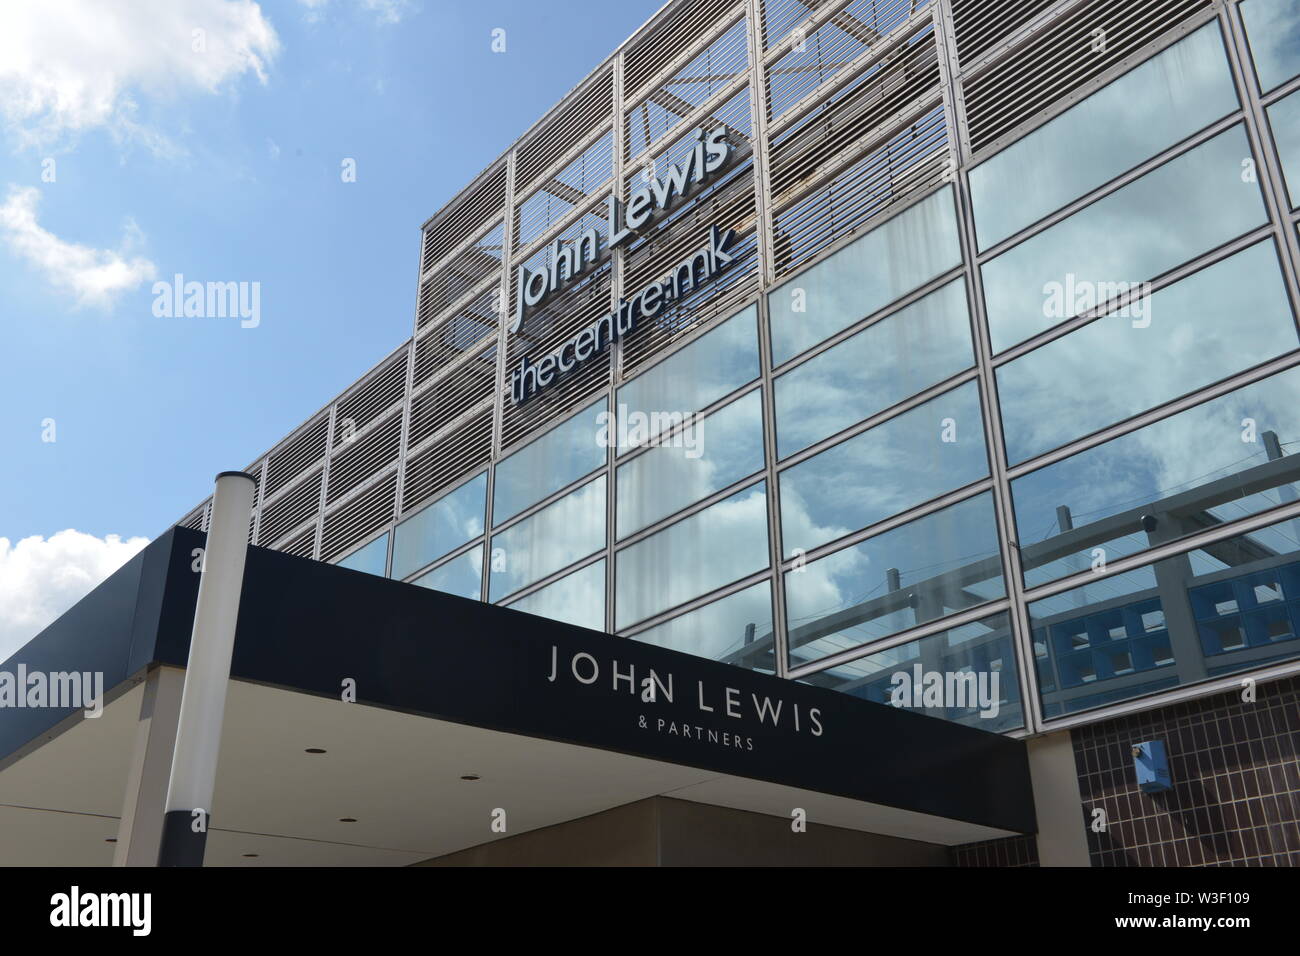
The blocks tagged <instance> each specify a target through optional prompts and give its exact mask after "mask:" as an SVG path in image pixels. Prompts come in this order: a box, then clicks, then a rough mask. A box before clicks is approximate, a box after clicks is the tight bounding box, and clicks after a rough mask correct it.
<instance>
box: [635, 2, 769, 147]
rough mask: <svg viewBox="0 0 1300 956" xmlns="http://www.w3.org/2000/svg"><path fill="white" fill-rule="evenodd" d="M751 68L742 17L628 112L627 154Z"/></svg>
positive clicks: (661, 134) (659, 136)
mask: <svg viewBox="0 0 1300 956" xmlns="http://www.w3.org/2000/svg"><path fill="white" fill-rule="evenodd" d="M748 69H749V45H748V37H747V33H746V26H745V18H744V17H743V16H742V17H741V18H740V19H739V20H738V21H737V22H736V23H735V24H733V25H732V26H731V27H730V28H728V29H727V31H726V32H725V33H723V34H722V35H721V36H719V37H718V38H717V39H716V40H714V41H713V42H712V43H710V44H709V46H708V47H706V48H705V49H704V50H703V51H702V52H701V53H699V54H698V55H696V56H695V57H694V58H693V59H692V60H691V61H690V62H689V63H687V64H686V65H685V66H683V67H682V68H681V69H680V70H678V71H677V72H676V73H675V74H674V75H673V76H670V77H669V78H668V79H666V80H665V81H664V82H663V83H661V84H659V85H658V86H656V87H655V88H654V89H653V90H652V91H651V92H650V94H649V95H648V96H646V97H645V98H644V99H642V100H641V102H639V103H637V105H636V106H635V107H633V108H632V110H631V111H630V112H629V113H628V114H627V137H626V144H627V149H626V157H627V158H631V157H633V156H639V155H640V154H641V153H642V152H644V151H645V150H646V149H648V148H650V147H651V146H652V145H654V144H655V143H657V142H658V141H659V140H660V139H662V138H663V137H664V136H666V135H667V134H668V133H670V132H672V131H673V129H675V128H676V127H677V125H678V124H679V123H681V122H682V120H684V119H685V118H686V117H687V116H690V115H691V114H692V113H693V112H695V110H696V109H698V108H699V107H701V106H703V105H704V104H705V102H707V101H708V99H709V98H710V97H711V96H713V95H714V94H715V93H717V92H719V91H720V90H722V89H723V88H724V87H726V86H727V85H728V84H730V83H732V82H733V81H734V80H736V79H737V78H738V77H740V76H742V75H743V74H744V73H745V72H746V71H747V70H748Z"/></svg>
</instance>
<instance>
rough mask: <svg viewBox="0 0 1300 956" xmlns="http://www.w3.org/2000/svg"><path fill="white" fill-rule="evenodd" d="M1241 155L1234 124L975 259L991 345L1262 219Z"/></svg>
mask: <svg viewBox="0 0 1300 956" xmlns="http://www.w3.org/2000/svg"><path fill="white" fill-rule="evenodd" d="M1249 159H1251V152H1250V146H1249V144H1248V143H1247V142H1246V135H1245V133H1244V132H1243V131H1242V128H1241V127H1240V126H1234V127H1233V128H1232V129H1229V130H1226V131H1225V132H1223V133H1221V134H1219V135H1218V136H1216V137H1214V138H1213V139H1211V140H1210V141H1208V142H1206V143H1202V144H1201V145H1200V146H1198V147H1197V148H1196V149H1194V150H1192V151H1191V152H1189V153H1185V154H1183V155H1182V156H1179V157H1177V158H1176V159H1171V160H1170V161H1169V162H1167V163H1165V164H1164V165H1162V166H1160V167H1158V168H1157V169H1153V170H1152V171H1151V172H1149V173H1147V174H1146V175H1145V176H1143V177H1142V178H1141V179H1138V180H1136V181H1135V182H1132V183H1129V184H1128V185H1127V186H1125V187H1123V188H1122V189H1119V190H1117V191H1115V192H1113V193H1111V194H1110V195H1109V196H1106V197H1105V198H1103V199H1099V200H1097V201H1096V202H1094V203H1093V204H1092V205H1090V206H1088V207H1086V208H1084V209H1081V210H1079V212H1077V213H1075V214H1074V215H1073V216H1071V217H1070V218H1069V219H1066V220H1065V221H1064V222H1060V223H1057V224H1056V225H1054V226H1052V227H1051V228H1049V229H1047V230H1046V231H1045V232H1041V233H1039V234H1038V235H1036V236H1034V237H1033V238H1031V239H1028V240H1026V241H1025V242H1023V243H1021V244H1020V245H1018V246H1016V247H1015V248H1014V249H1012V250H1011V251H1009V252H1004V253H1003V254H1002V255H1000V256H998V257H997V258H996V259H994V260H993V261H992V262H989V263H988V264H986V265H985V266H983V267H982V271H983V275H984V296H985V300H986V302H987V304H988V316H989V331H990V333H991V335H992V338H993V349H994V351H998V352H1000V351H1002V350H1003V349H1006V348H1008V347H1010V346H1012V345H1015V344H1016V343H1017V342H1020V341H1022V340H1024V339H1026V338H1029V337H1030V336H1031V335H1036V334H1037V333H1039V332H1043V331H1046V330H1047V329H1049V328H1051V327H1052V326H1054V325H1056V324H1058V323H1060V322H1062V321H1064V320H1066V319H1069V318H1072V317H1074V316H1075V315H1077V314H1078V313H1079V312H1082V311H1087V310H1088V309H1091V308H1093V307H1095V306H1097V305H1100V304H1102V302H1101V301H1098V299H1097V295H1096V293H1098V292H1101V293H1102V299H1103V301H1104V300H1105V299H1107V298H1109V297H1111V296H1113V295H1114V294H1115V290H1117V289H1120V290H1122V289H1123V288H1127V285H1126V284H1132V283H1139V282H1145V281H1147V280H1150V279H1153V278H1155V277H1156V276H1159V275H1162V274H1163V273H1165V272H1167V271H1169V270H1170V269H1172V268H1174V267H1175V266H1178V265H1181V264H1182V263H1184V262H1186V261H1187V260H1189V259H1192V258H1194V257H1196V256H1197V255H1199V254H1201V253H1202V252H1205V251H1207V250H1209V249H1212V248H1214V247H1215V246H1218V245H1221V244H1222V243H1224V242H1227V241H1228V240H1229V239H1233V238H1235V237H1236V236H1239V235H1241V234H1242V233H1244V232H1246V231H1248V230H1249V229H1251V228H1253V227H1255V226H1258V225H1259V224H1261V223H1262V222H1264V218H1265V215H1264V203H1263V200H1262V199H1261V198H1260V194H1259V185H1258V183H1256V182H1243V181H1242V176H1241V172H1242V162H1243V161H1245V160H1249ZM1108 292H1109V295H1108V294H1107V293H1108ZM1067 293H1072V294H1069V295H1067Z"/></svg>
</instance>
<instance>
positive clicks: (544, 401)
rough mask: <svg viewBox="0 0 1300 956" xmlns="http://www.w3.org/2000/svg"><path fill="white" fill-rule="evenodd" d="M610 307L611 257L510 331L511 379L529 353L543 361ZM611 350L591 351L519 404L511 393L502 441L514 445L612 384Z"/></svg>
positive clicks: (508, 360) (508, 365)
mask: <svg viewBox="0 0 1300 956" xmlns="http://www.w3.org/2000/svg"><path fill="white" fill-rule="evenodd" d="M610 308H611V292H610V274H609V263H608V262H606V263H605V264H604V265H602V266H601V267H600V268H599V269H596V270H594V271H592V272H590V273H587V274H586V276H585V277H584V278H583V279H582V280H580V281H578V282H575V283H573V284H572V285H570V286H568V287H567V288H566V289H565V290H564V291H563V292H562V293H560V294H558V295H556V296H554V297H553V298H551V299H548V300H547V301H546V302H544V303H543V304H542V305H541V306H539V307H537V308H535V309H533V310H532V311H530V312H529V313H528V318H527V320H526V321H525V323H524V327H523V329H521V330H520V331H519V332H518V333H516V334H515V335H512V336H510V339H509V344H508V346H507V349H508V351H507V352H506V372H505V374H506V382H504V383H502V386H501V387H502V388H506V389H508V388H509V376H510V372H511V370H512V369H514V368H517V367H518V365H519V361H520V359H521V358H523V357H524V356H525V355H526V356H528V359H529V361H530V362H538V361H540V360H541V359H542V358H543V357H545V356H546V355H548V354H550V353H551V352H552V351H553V350H554V349H556V348H559V346H560V345H561V344H562V343H564V342H565V341H567V340H568V339H570V338H571V337H572V336H573V335H574V334H576V333H577V332H578V331H580V330H581V329H584V328H586V327H587V326H588V325H590V324H591V323H592V322H594V321H596V320H597V319H599V318H600V317H601V316H603V315H606V314H608V313H609V311H610ZM609 354H610V350H609V349H608V348H606V349H605V350H603V351H602V352H601V353H600V354H599V355H595V356H592V357H591V358H590V359H588V360H587V361H586V362H583V363H582V365H581V366H580V367H579V368H578V370H577V371H575V372H574V373H572V374H570V375H568V376H565V377H562V378H559V379H557V380H555V381H553V382H552V383H551V384H550V385H549V386H547V387H546V388H545V389H543V390H542V391H541V392H540V393H538V394H537V395H535V396H533V397H532V398H530V399H529V400H528V401H527V402H525V403H524V404H523V405H516V404H515V403H514V401H513V399H511V398H510V396H509V394H508V393H507V395H506V398H505V411H504V415H503V420H502V435H501V443H502V446H503V447H505V446H508V445H512V444H514V443H515V442H517V441H518V440H519V439H520V438H522V437H523V436H524V435H526V434H528V433H529V432H530V431H532V430H533V429H535V428H540V427H541V426H542V425H544V424H545V423H547V422H549V421H552V420H553V419H554V418H555V417H556V416H557V415H562V414H564V413H565V412H566V411H567V410H569V409H571V408H572V407H573V406H574V405H575V404H576V403H578V402H580V401H581V400H582V399H583V398H585V397H587V396H590V395H594V394H595V393H596V392H598V391H600V390H601V389H602V388H605V387H606V386H607V385H608V384H609Z"/></svg>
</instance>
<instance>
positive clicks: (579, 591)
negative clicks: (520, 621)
mask: <svg viewBox="0 0 1300 956" xmlns="http://www.w3.org/2000/svg"><path fill="white" fill-rule="evenodd" d="M510 607H512V608H514V609H515V610H516V611H527V612H528V613H529V614H536V615H538V616H539V617H549V618H551V619H552V620H555V621H563V622H564V623H565V624H572V625H574V626H575V627H586V628H590V629H591V630H593V631H603V630H605V559H604V558H601V559H600V560H599V561H597V562H595V563H594V564H589V565H587V566H586V567H585V568H581V569H580V570H577V571H574V572H573V573H572V574H566V575H565V576H564V577H562V578H560V580H558V581H555V582H553V583H551V584H548V585H546V587H544V588H540V589H539V590H536V591H534V592H533V593H532V594H529V595H527V596H525V597H521V598H520V599H519V600H518V601H515V602H514V603H513V604H511V605H510Z"/></svg>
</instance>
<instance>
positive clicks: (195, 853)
mask: <svg viewBox="0 0 1300 956" xmlns="http://www.w3.org/2000/svg"><path fill="white" fill-rule="evenodd" d="M204 822H205V824H206V823H207V822H208V821H204ZM207 842H208V833H207V830H206V829H204V830H203V831H202V832H199V833H195V832H194V814H193V813H192V812H191V811H189V810H168V811H167V812H166V813H165V814H163V831H162V845H161V846H160V847H159V849H158V865H159V866H202V865H203V850H204V848H205V847H206V846H207Z"/></svg>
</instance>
